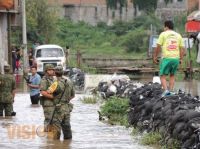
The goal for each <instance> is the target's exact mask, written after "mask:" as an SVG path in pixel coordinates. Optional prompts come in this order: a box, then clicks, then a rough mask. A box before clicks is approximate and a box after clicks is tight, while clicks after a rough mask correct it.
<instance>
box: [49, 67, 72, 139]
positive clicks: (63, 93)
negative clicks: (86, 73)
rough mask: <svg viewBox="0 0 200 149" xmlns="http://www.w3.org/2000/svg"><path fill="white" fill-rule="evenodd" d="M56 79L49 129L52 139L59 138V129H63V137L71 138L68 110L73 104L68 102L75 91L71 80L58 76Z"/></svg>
mask: <svg viewBox="0 0 200 149" xmlns="http://www.w3.org/2000/svg"><path fill="white" fill-rule="evenodd" d="M55 69H56V68H55ZM55 71H56V70H55ZM57 81H58V86H57V88H56V90H55V92H54V93H53V95H54V100H53V101H54V103H55V105H56V106H55V114H54V117H53V119H52V123H51V124H52V129H51V131H52V132H53V138H54V139H59V138H60V134H61V129H62V131H63V135H64V139H71V138H72V132H71V125H70V112H71V111H72V108H73V105H72V104H71V103H70V99H71V98H72V97H74V95H75V91H74V87H73V85H72V82H71V81H70V80H69V79H64V78H61V77H58V80H57ZM59 101H60V102H59Z"/></svg>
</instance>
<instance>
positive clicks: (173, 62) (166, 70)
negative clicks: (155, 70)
mask: <svg viewBox="0 0 200 149" xmlns="http://www.w3.org/2000/svg"><path fill="white" fill-rule="evenodd" d="M178 66H179V59H178V58H163V59H162V61H161V63H160V72H159V73H160V76H162V75H168V74H172V75H174V74H176V72H177V69H178Z"/></svg>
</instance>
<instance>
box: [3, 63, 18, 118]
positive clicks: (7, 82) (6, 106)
mask: <svg viewBox="0 0 200 149" xmlns="http://www.w3.org/2000/svg"><path fill="white" fill-rule="evenodd" d="M4 72H5V74H0V116H3V111H4V113H5V116H15V114H16V113H15V112H13V102H14V97H15V89H16V86H15V78H14V77H13V75H11V74H9V72H10V65H8V64H6V65H4Z"/></svg>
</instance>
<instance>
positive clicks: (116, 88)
mask: <svg viewBox="0 0 200 149" xmlns="http://www.w3.org/2000/svg"><path fill="white" fill-rule="evenodd" d="M141 86H143V84H141V83H139V82H133V81H131V80H130V79H129V77H128V76H125V75H123V76H120V75H114V76H113V77H112V78H111V79H110V80H106V81H104V80H102V81H100V82H99V84H98V89H97V90H98V92H99V93H100V95H101V96H102V97H103V98H104V99H106V98H109V97H110V96H118V97H130V95H132V92H133V91H134V90H136V89H137V88H138V87H141Z"/></svg>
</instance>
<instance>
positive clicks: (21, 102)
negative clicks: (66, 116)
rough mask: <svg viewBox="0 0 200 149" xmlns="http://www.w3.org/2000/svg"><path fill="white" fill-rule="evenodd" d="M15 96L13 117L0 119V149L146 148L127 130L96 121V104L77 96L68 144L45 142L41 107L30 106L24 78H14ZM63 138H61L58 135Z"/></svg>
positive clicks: (49, 140) (97, 107)
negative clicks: (14, 114) (82, 100)
mask: <svg viewBox="0 0 200 149" xmlns="http://www.w3.org/2000/svg"><path fill="white" fill-rule="evenodd" d="M16 81H17V94H16V97H15V102H14V111H16V112H17V114H16V116H15V117H12V118H0V148H3V149H9V148H14V149H18V148H20V149H24V148H31V149H34V148H42V149H43V148H44V149H64V148H65V149H148V148H150V147H146V146H142V145H140V144H139V143H138V139H134V138H132V137H131V136H130V130H128V129H126V128H124V127H122V126H112V125H109V124H105V123H103V122H100V121H99V120H98V114H97V110H98V109H99V105H98V104H95V105H89V104H84V103H82V102H81V99H82V98H83V96H86V95H80V94H76V97H75V98H74V99H73V101H72V103H73V104H74V109H73V111H72V114H71V126H72V134H73V138H72V140H71V141H66V140H62V139H61V140H57V141H55V140H51V139H47V134H46V133H44V132H43V127H42V126H43V119H44V117H43V111H42V107H41V106H32V105H31V102H30V98H29V94H28V89H27V87H26V84H25V83H24V82H23V79H22V78H21V77H19V76H17V77H16ZM61 138H62V136H61Z"/></svg>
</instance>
